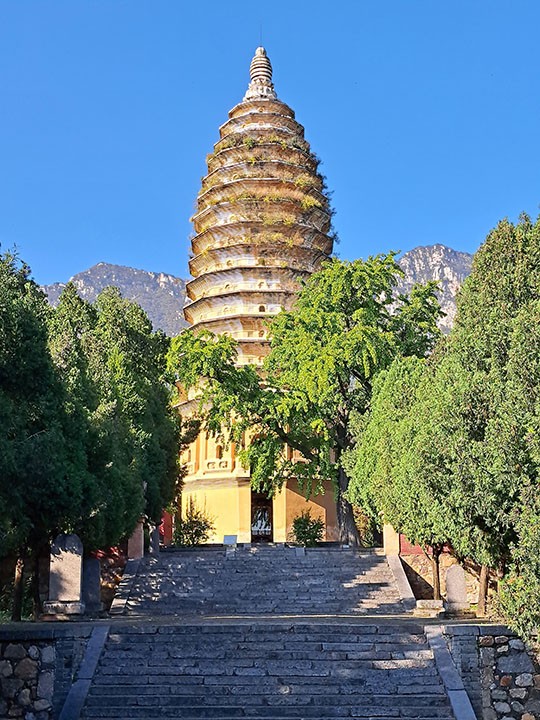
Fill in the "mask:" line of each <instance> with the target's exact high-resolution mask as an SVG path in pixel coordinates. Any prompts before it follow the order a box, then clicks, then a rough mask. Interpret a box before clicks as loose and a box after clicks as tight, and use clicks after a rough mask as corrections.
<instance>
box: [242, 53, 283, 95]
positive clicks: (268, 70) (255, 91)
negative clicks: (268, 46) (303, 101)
mask: <svg viewBox="0 0 540 720" xmlns="http://www.w3.org/2000/svg"><path fill="white" fill-rule="evenodd" d="M249 77H250V83H249V85H248V89H247V92H246V94H245V95H244V102H246V101H247V100H259V99H261V98H265V99H267V100H276V99H277V95H276V91H275V90H274V85H273V83H272V63H271V62H270V59H269V57H268V55H267V54H266V50H265V49H264V48H263V47H258V48H257V49H256V50H255V55H254V56H253V60H252V61H251V64H250V66H249Z"/></svg>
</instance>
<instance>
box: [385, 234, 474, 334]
mask: <svg viewBox="0 0 540 720" xmlns="http://www.w3.org/2000/svg"><path fill="white" fill-rule="evenodd" d="M472 258H473V256H472V255H471V254H470V253H466V252H458V251H457V250H452V248H449V247H446V245H426V246H421V247H416V248H414V249H413V250H410V251H409V252H407V253H405V254H404V255H403V256H402V257H401V258H400V259H399V260H398V262H399V264H400V266H401V268H402V270H403V272H404V273H405V277H404V278H403V280H402V281H401V282H400V284H399V290H400V292H405V293H406V292H408V291H409V290H410V289H411V287H412V286H413V285H414V283H417V282H419V283H425V282H427V281H428V280H436V281H437V282H438V283H439V286H440V288H441V290H440V292H439V302H440V303H441V308H442V310H443V312H444V313H446V315H445V317H443V318H442V319H441V321H440V322H439V326H440V328H441V330H442V331H443V332H449V331H450V328H451V327H452V325H453V323H454V318H455V315H456V296H457V293H458V290H459V288H460V287H461V284H462V283H463V281H464V280H465V278H466V277H467V275H468V274H469V273H470V272H471V264H472Z"/></svg>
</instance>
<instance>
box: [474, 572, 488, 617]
mask: <svg viewBox="0 0 540 720" xmlns="http://www.w3.org/2000/svg"><path fill="white" fill-rule="evenodd" d="M488 584H489V568H488V566H487V565H482V567H481V569H480V582H479V587H478V609H477V611H476V614H477V615H478V617H485V615H486V610H487V594H488Z"/></svg>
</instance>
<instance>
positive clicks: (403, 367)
mask: <svg viewBox="0 0 540 720" xmlns="http://www.w3.org/2000/svg"><path fill="white" fill-rule="evenodd" d="M432 390H433V377H432V368H430V367H429V365H426V361H425V360H424V359H421V358H418V357H415V356H410V357H397V358H395V360H394V361H393V363H392V365H391V366H390V367H389V369H388V370H386V371H383V372H381V373H379V375H378V376H377V378H376V381H375V383H374V388H373V396H372V401H371V405H370V411H369V413H367V414H366V415H365V416H363V417H360V418H358V419H357V424H356V428H355V430H356V437H357V444H356V445H355V446H354V447H353V448H352V449H351V450H350V451H349V452H348V453H347V456H346V458H345V465H346V467H347V469H348V471H349V474H350V477H351V482H350V487H349V492H348V494H349V498H350V499H351V501H352V502H354V503H355V504H358V505H360V506H361V507H362V508H364V510H365V511H367V512H368V513H369V514H370V516H371V517H372V518H373V520H374V521H375V522H376V523H377V524H378V525H380V524H381V523H383V522H387V523H390V524H391V525H392V526H393V527H394V528H395V529H396V530H397V531H399V532H401V533H403V534H404V535H406V536H407V537H408V538H409V539H410V540H411V541H412V542H414V543H417V544H418V545H420V546H421V547H422V548H423V549H424V551H425V553H426V555H428V554H429V552H430V551H431V554H430V559H431V563H432V575H433V593H434V598H435V599H440V597H441V595H440V574H439V557H440V554H441V552H442V549H443V546H444V543H445V542H446V541H447V539H448V534H447V532H448V531H447V527H446V519H447V511H448V509H447V507H446V504H445V497H444V493H443V492H441V483H445V475H444V473H442V474H441V473H440V472H438V469H437V468H436V467H435V466H434V464H433V463H432V462H430V459H431V458H430V457H429V456H430V454H431V452H432V448H433V445H434V442H435V437H434V436H433V434H432V433H431V432H430V431H431V430H432V427H431V424H432V421H433V416H434V414H436V413H437V412H438V410H439V408H440V406H441V401H442V402H444V398H436V397H435V395H434V393H433V392H432ZM428 395H429V398H430V399H429V402H426V398H427V396H428ZM420 399H421V400H422V401H423V402H419V401H420ZM413 409H414V411H413ZM428 438H429V443H428V442H427V439H428ZM439 440H440V438H439ZM444 442H445V440H443V443H442V444H443V446H444ZM428 468H429V470H428Z"/></svg>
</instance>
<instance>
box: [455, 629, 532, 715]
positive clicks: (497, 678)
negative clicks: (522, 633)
mask: <svg viewBox="0 0 540 720" xmlns="http://www.w3.org/2000/svg"><path fill="white" fill-rule="evenodd" d="M443 631H444V634H445V638H446V642H447V645H448V648H449V650H450V653H451V655H452V659H453V661H454V664H455V666H456V668H457V670H458V672H459V673H460V674H461V677H462V679H463V684H464V685H465V689H466V690H467V694H468V695H469V698H470V699H471V703H472V705H473V707H474V710H475V713H476V715H477V717H478V719H479V720H539V719H540V668H539V667H538V664H537V661H536V659H535V657H534V656H533V654H532V653H531V651H530V650H528V649H527V648H526V647H525V645H524V644H523V642H522V641H521V640H520V639H519V638H518V637H516V635H515V634H514V633H513V632H512V631H511V630H509V629H508V628H507V627H505V626H504V625H447V626H445V627H444V628H443Z"/></svg>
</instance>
